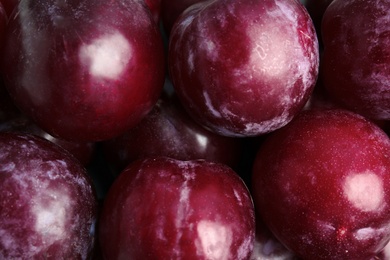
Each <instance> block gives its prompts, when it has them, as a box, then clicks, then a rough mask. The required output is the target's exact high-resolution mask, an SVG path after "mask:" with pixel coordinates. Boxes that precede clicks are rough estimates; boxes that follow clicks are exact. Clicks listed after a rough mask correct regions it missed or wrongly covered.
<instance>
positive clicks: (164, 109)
mask: <svg viewBox="0 0 390 260" xmlns="http://www.w3.org/2000/svg"><path fill="white" fill-rule="evenodd" d="M102 146H103V150H104V154H105V158H106V159H107V161H109V162H110V163H111V164H113V165H114V166H116V168H117V169H119V170H120V171H122V170H123V169H124V168H125V167H126V166H127V165H128V164H129V163H131V162H132V161H135V160H137V159H140V158H145V157H156V156H167V157H170V158H175V159H179V160H195V159H205V160H208V161H213V162H220V163H224V164H226V165H228V166H230V167H232V168H233V169H236V167H237V166H238V163H239V160H240V157H241V152H242V149H243V147H242V146H243V145H242V140H241V139H239V138H230V137H225V136H221V135H217V134H215V133H213V132H211V131H208V130H206V129H204V128H203V127H202V126H200V125H199V124H197V123H196V122H194V120H192V119H191V118H190V117H189V116H188V114H187V113H186V112H185V111H184V110H183V107H182V105H181V104H180V102H179V100H178V99H177V97H176V95H168V94H167V95H165V94H164V95H162V96H161V97H160V99H159V100H158V101H157V104H156V105H155V106H154V108H153V110H152V111H151V112H150V113H149V114H148V115H147V116H146V117H145V118H144V119H143V120H142V121H141V122H140V123H139V124H138V125H136V126H135V127H133V128H131V129H130V130H129V131H127V132H126V133H124V134H123V135H120V136H118V137H116V138H114V139H110V140H107V141H105V142H103V145H102Z"/></svg>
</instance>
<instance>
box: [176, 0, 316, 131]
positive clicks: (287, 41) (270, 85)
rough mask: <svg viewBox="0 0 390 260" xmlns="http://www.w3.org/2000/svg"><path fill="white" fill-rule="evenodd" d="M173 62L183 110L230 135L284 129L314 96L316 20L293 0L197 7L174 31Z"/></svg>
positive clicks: (209, 3)
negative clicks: (312, 92)
mask: <svg viewBox="0 0 390 260" xmlns="http://www.w3.org/2000/svg"><path fill="white" fill-rule="evenodd" d="M168 56H169V57H168V60H169V71H170V76H171V79H172V82H173V86H174V88H175V90H176V92H177V94H178V96H179V98H180V100H181V101H182V103H183V105H184V107H185V109H186V110H187V111H188V113H189V114H190V115H191V116H192V117H193V118H194V119H195V121H197V122H198V123H200V124H202V125H204V126H205V127H207V128H208V129H210V130H212V131H215V132H217V133H218V134H221V135H226V136H258V135H262V134H265V133H268V132H271V131H273V130H275V129H278V128H280V127H282V126H284V125H286V124H287V123H288V122H289V121H290V120H291V119H292V118H293V117H294V116H295V115H296V113H298V112H299V111H300V110H301V109H302V107H303V106H304V104H305V103H306V101H307V99H308V98H309V95H310V93H311V91H312V89H313V87H314V85H315V82H316V78H317V74H318V62H319V51H318V41H317V36H316V33H315V30H314V26H313V22H312V20H311V18H310V16H309V14H308V13H307V11H306V9H305V8H304V7H303V5H302V4H300V3H299V2H298V1H295V0H287V1H286V0H283V1H280V0H276V1H274V0H265V1H264V0H238V1H237V0H227V1H205V2H201V3H198V4H195V5H192V6H191V7H189V8H188V9H186V10H185V11H184V12H183V13H182V15H181V16H180V18H179V19H178V20H177V21H176V23H175V25H174V27H173V29H172V31H171V34H170V42H169V54H168Z"/></svg>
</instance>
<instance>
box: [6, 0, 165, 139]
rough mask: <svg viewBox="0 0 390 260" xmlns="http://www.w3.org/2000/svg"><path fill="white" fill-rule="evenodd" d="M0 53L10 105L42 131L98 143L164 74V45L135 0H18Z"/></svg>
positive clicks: (142, 107) (130, 121)
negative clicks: (12, 103) (14, 106)
mask: <svg viewBox="0 0 390 260" xmlns="http://www.w3.org/2000/svg"><path fill="white" fill-rule="evenodd" d="M16 8H17V10H16V12H14V13H13V16H12V17H11V19H10V21H9V23H8V27H7V32H6V42H5V49H4V51H3V57H2V70H3V74H4V80H5V83H6V87H7V89H8V90H9V92H10V94H11V96H12V98H13V99H14V100H15V103H16V105H17V106H18V107H19V108H20V109H21V110H22V112H24V113H25V114H26V115H27V116H29V117H31V118H32V119H33V120H34V121H35V122H36V123H37V125H38V126H39V127H41V128H42V129H43V130H45V131H46V132H48V133H49V134H51V135H53V136H56V137H61V138H63V139H67V140H75V141H91V142H92V141H100V140H105V139H109V138H113V137H115V136H117V135H119V134H121V133H123V132H125V131H126V130H128V129H129V128H131V127H133V126H134V125H136V124H137V123H138V122H139V121H140V120H141V119H142V118H143V117H144V116H145V115H146V114H147V113H148V112H149V111H150V110H151V109H152V107H153V105H154V104H155V103H156V101H157V99H158V97H159V95H160V92H161V90H162V88H163V84H164V78H165V70H164V66H165V60H164V47H163V43H162V39H161V34H160V32H159V29H158V27H157V24H156V23H155V22H154V21H153V18H152V16H151V13H150V10H148V7H146V4H145V3H144V2H143V1H104V0H96V1H88V0H81V1H80V0H68V1H57V0H25V1H21V2H20V3H19V4H18V6H17V7H16Z"/></svg>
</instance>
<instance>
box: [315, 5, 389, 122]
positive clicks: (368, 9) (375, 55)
mask: <svg viewBox="0 0 390 260" xmlns="http://www.w3.org/2000/svg"><path fill="white" fill-rule="evenodd" d="M389 10H390V1H389V0H367V1H366V0H353V1H352V0H334V1H333V2H332V3H331V4H330V5H329V7H328V8H327V9H326V11H325V13H324V16H323V22H322V36H323V43H324V53H323V60H322V65H323V66H322V71H323V81H324V86H325V87H326V88H327V90H328V92H329V93H330V95H331V96H332V97H334V98H335V99H337V100H339V101H340V102H341V103H342V104H343V105H344V106H345V107H347V108H348V109H350V110H353V111H355V112H358V113H360V114H362V115H364V116H366V117H369V118H372V119H375V120H389V119H390V83H389V82H390V66H388V64H389V63H390V48H389V47H390V34H389V27H390V15H389Z"/></svg>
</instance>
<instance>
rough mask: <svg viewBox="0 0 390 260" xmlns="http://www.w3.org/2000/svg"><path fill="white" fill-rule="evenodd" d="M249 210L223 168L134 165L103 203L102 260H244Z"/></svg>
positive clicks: (245, 194) (164, 161)
mask: <svg viewBox="0 0 390 260" xmlns="http://www.w3.org/2000/svg"><path fill="white" fill-rule="evenodd" d="M254 237H255V220H254V208H253V203H252V199H251V197H250V193H249V191H248V189H247V188H246V186H245V185H244V183H243V181H242V180H241V179H240V178H239V177H238V175H237V174H236V173H235V172H234V171H232V170H231V169H230V168H229V167H227V166H225V165H223V164H216V163H211V162H207V161H202V160H197V161H179V160H175V159H170V158H167V157H159V158H154V159H152V158H150V159H144V160H138V161H136V162H134V163H132V164H130V166H129V167H127V168H126V169H125V170H124V171H123V172H122V174H121V175H120V176H119V177H118V179H117V180H116V181H115V183H114V184H113V186H112V187H111V189H110V191H109V192H108V194H107V197H106V199H105V202H104V206H103V211H102V214H101V218H100V225H99V239H100V242H101V243H100V245H101V248H102V252H103V257H104V259H135V260H136V259H199V260H201V259H249V256H250V254H251V252H252V249H253V242H254Z"/></svg>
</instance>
